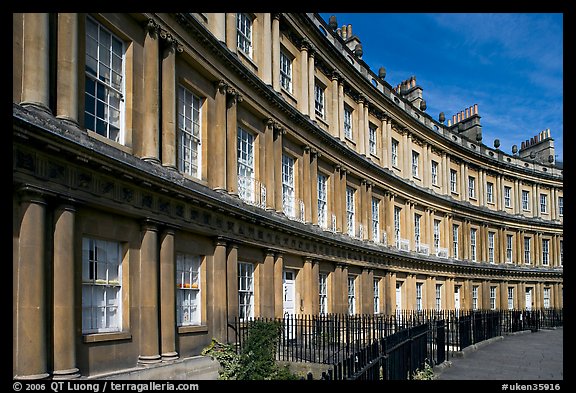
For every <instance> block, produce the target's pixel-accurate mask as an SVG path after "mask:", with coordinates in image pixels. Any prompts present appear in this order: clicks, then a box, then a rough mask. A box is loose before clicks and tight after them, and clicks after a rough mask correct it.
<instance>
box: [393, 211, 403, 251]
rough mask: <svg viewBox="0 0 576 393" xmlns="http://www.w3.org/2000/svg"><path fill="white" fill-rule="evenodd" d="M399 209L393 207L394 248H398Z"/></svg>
mask: <svg viewBox="0 0 576 393" xmlns="http://www.w3.org/2000/svg"><path fill="white" fill-rule="evenodd" d="M401 211H402V209H401V208H399V207H398V206H394V241H395V242H396V248H400V212H401Z"/></svg>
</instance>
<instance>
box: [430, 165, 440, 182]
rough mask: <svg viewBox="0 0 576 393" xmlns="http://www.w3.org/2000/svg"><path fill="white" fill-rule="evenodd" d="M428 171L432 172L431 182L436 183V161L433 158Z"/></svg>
mask: <svg viewBox="0 0 576 393" xmlns="http://www.w3.org/2000/svg"><path fill="white" fill-rule="evenodd" d="M430 172H431V173H432V184H433V185H435V186H437V185H438V163H437V162H436V161H434V160H432V162H431V167H430Z"/></svg>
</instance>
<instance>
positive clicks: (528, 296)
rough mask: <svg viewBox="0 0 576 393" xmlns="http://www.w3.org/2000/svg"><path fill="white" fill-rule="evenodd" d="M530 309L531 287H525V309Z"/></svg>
mask: <svg viewBox="0 0 576 393" xmlns="http://www.w3.org/2000/svg"><path fill="white" fill-rule="evenodd" d="M530 310H532V288H526V311H530Z"/></svg>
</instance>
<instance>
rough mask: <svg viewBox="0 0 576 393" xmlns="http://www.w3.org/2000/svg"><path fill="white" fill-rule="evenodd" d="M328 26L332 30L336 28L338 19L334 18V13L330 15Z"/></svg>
mask: <svg viewBox="0 0 576 393" xmlns="http://www.w3.org/2000/svg"><path fill="white" fill-rule="evenodd" d="M328 26H330V28H331V29H332V30H336V28H337V27H338V21H337V20H336V15H332V16H330V19H329V22H328Z"/></svg>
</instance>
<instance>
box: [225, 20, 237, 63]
mask: <svg viewBox="0 0 576 393" xmlns="http://www.w3.org/2000/svg"><path fill="white" fill-rule="evenodd" d="M237 34H238V33H237V31H236V13H235V12H227V13H226V46H227V47H228V49H229V50H230V51H231V52H232V53H237V52H238V43H237V42H236V39H237V38H236V36H237Z"/></svg>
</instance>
